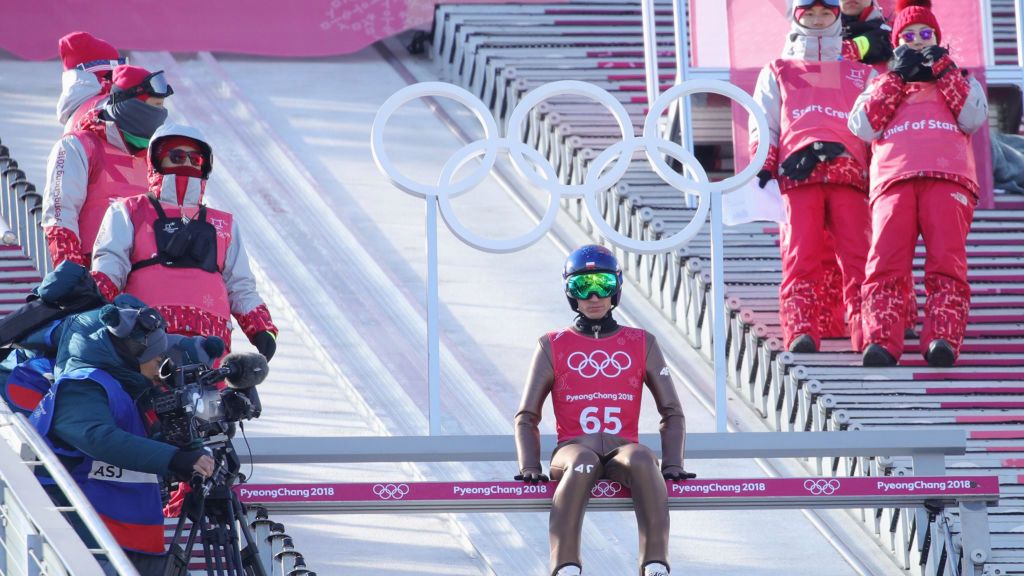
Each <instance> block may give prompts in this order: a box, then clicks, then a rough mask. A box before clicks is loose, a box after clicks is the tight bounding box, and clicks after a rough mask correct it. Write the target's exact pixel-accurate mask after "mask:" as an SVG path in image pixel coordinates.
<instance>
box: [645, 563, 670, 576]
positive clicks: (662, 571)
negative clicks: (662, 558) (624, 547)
mask: <svg viewBox="0 0 1024 576" xmlns="http://www.w3.org/2000/svg"><path fill="white" fill-rule="evenodd" d="M668 575H669V572H668V566H666V565H664V564H662V563H661V562H648V563H647V564H644V571H643V574H642V575H641V576H668Z"/></svg>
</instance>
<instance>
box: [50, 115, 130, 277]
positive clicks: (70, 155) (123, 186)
mask: <svg viewBox="0 0 1024 576" xmlns="http://www.w3.org/2000/svg"><path fill="white" fill-rule="evenodd" d="M99 113H100V110H99V109H93V110H90V111H88V112H87V113H85V115H84V116H83V117H82V118H81V120H80V122H79V124H78V126H77V127H76V129H75V131H73V132H70V133H68V134H65V135H64V136H63V137H62V138H61V139H60V140H59V141H58V142H57V143H56V144H55V145H54V146H53V149H52V150H51V151H50V157H49V159H48V161H47V165H46V186H45V188H44V189H43V220H42V226H43V231H44V233H45V234H46V239H47V244H48V246H49V250H50V258H51V260H52V261H53V264H54V266H56V265H57V264H59V263H60V262H63V261H64V260H71V261H72V262H76V263H78V264H81V265H83V266H86V267H88V266H89V258H90V254H91V253H92V245H93V242H94V240H95V239H96V232H97V231H98V229H99V226H100V221H101V220H102V219H103V214H104V213H105V212H106V210H107V206H109V205H110V203H111V202H112V201H114V200H116V199H118V198H127V197H129V196H135V195H137V194H142V193H144V192H145V191H146V189H147V187H148V185H149V174H148V169H147V166H146V154H145V150H140V151H139V152H137V153H132V152H130V151H129V148H128V146H127V144H125V142H124V139H123V138H122V137H121V132H120V131H119V130H118V129H117V127H116V126H115V125H114V123H113V122H110V121H104V120H102V119H100V117H99Z"/></svg>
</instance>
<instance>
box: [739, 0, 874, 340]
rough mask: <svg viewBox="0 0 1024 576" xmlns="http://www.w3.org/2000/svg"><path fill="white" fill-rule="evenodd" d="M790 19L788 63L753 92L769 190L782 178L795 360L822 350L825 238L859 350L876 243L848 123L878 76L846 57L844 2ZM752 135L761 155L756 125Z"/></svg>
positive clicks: (810, 8) (772, 67) (807, 6)
mask: <svg viewBox="0 0 1024 576" xmlns="http://www.w3.org/2000/svg"><path fill="white" fill-rule="evenodd" d="M790 15H791V19H792V20H791V33H790V36H789V42H788V43H787V45H786V48H785V50H784V52H783V57H782V58H779V59H777V60H775V61H773V62H771V63H769V64H768V65H767V66H765V67H764V68H763V69H762V70H761V74H760V76H759V77H758V80H757V86H756V87H755V89H754V99H755V100H756V101H757V102H758V103H759V104H760V105H761V106H762V108H764V110H765V113H766V114H767V117H768V130H769V134H768V142H769V145H770V146H771V149H770V151H769V154H768V159H767V160H766V161H765V165H764V169H763V170H762V171H761V172H759V173H758V178H759V179H760V182H761V184H762V186H763V185H764V184H766V183H767V182H768V180H770V179H772V178H778V182H779V188H780V189H781V190H782V198H783V202H784V204H785V206H786V216H787V219H788V224H785V225H783V226H782V238H781V251H782V286H781V287H780V290H779V315H780V319H781V323H782V331H783V338H784V345H785V346H786V348H787V349H789V350H791V351H793V352H815V351H817V350H818V349H819V347H820V342H821V336H822V327H821V326H820V316H821V314H820V310H819V308H820V306H819V303H818V301H819V298H818V295H819V294H821V290H822V286H823V284H824V281H825V279H824V276H823V266H822V262H823V260H824V259H825V256H826V255H827V251H828V250H830V247H829V246H828V244H827V241H826V235H825V232H826V231H828V232H829V233H831V236H832V238H833V239H834V241H835V250H836V255H837V256H838V258H839V266H840V268H841V269H842V274H843V287H844V298H843V299H844V301H845V303H846V320H847V324H848V326H849V331H850V339H851V344H852V347H853V349H855V350H857V351H859V350H860V348H861V344H862V339H861V332H860V284H861V283H862V282H863V279H864V261H865V258H866V256H867V251H868V243H869V240H870V237H869V231H868V226H869V216H868V208H867V203H866V192H867V166H868V150H867V146H866V145H865V144H864V142H862V141H860V140H859V139H857V138H856V137H851V136H852V135H851V134H850V132H849V130H848V129H847V128H846V117H847V113H848V111H849V110H850V108H852V107H853V103H854V101H856V98H857V96H858V95H859V94H860V92H861V91H862V90H863V89H864V85H865V82H866V80H867V78H868V73H869V72H870V70H871V68H870V66H868V65H866V64H862V63H860V62H852V61H849V60H843V59H842V58H841V56H840V54H841V52H842V47H843V39H842V36H841V31H842V27H841V24H840V20H839V0H798V1H797V2H795V3H794V5H793V9H792V12H791V14H790ZM750 127H751V129H750V145H751V147H752V148H756V146H757V140H758V133H757V127H756V123H754V122H751V123H750Z"/></svg>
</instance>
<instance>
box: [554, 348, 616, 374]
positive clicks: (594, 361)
mask: <svg viewBox="0 0 1024 576" xmlns="http://www.w3.org/2000/svg"><path fill="white" fill-rule="evenodd" d="M620 356H621V357H622V358H625V359H626V363H625V365H623V363H622V362H620V361H619V357H620ZM574 358H575V360H574ZM565 365H566V366H568V368H569V369H570V370H572V371H574V372H576V373H577V374H579V375H580V377H582V378H587V379H589V378H595V377H597V375H598V374H600V375H602V376H604V377H605V378H615V377H617V376H618V375H619V374H622V372H623V371H624V370H628V369H629V367H630V366H632V365H633V360H632V359H631V358H630V357H629V354H626V353H625V352H622V351H619V352H615V353H613V354H611V355H610V356H609V355H608V353H607V352H605V351H604V350H594V351H593V352H591V353H590V355H587V354H585V353H583V352H573V353H572V354H570V355H569V358H567V359H566V361H565ZM609 366H610V367H611V368H612V369H614V372H612V370H608V369H607V368H608V367H609Z"/></svg>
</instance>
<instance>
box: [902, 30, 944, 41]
mask: <svg viewBox="0 0 1024 576" xmlns="http://www.w3.org/2000/svg"><path fill="white" fill-rule="evenodd" d="M934 36H935V30H932V29H931V28H922V29H920V30H918V31H917V33H916V34H915V33H914V32H900V37H901V38H903V41H904V42H906V43H907V44H910V43H911V42H913V41H914V38H915V37H917V38H920V39H921V40H924V41H925V42H927V41H928V40H931V39H932V38H933V37H934Z"/></svg>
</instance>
